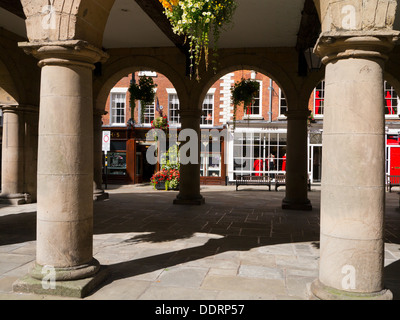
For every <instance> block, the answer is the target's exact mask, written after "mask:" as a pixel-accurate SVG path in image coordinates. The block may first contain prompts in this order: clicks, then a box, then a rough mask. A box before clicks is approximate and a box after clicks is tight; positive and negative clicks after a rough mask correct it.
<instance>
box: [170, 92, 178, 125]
mask: <svg viewBox="0 0 400 320" xmlns="http://www.w3.org/2000/svg"><path fill="white" fill-rule="evenodd" d="M168 115H169V123H170V124H172V125H174V124H175V125H177V124H180V123H181V117H180V114H179V99H178V95H177V94H176V93H169V94H168Z"/></svg>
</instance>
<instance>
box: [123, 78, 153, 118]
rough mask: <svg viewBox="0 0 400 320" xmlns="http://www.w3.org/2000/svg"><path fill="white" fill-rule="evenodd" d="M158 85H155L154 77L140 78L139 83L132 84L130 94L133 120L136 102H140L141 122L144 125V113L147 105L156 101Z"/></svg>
mask: <svg viewBox="0 0 400 320" xmlns="http://www.w3.org/2000/svg"><path fill="white" fill-rule="evenodd" d="M156 87H157V84H155V83H154V81H153V78H152V77H147V76H140V77H139V81H138V83H135V82H133V81H132V82H131V84H130V86H129V89H128V91H129V93H130V105H131V113H132V115H131V118H132V119H133V115H134V110H135V101H136V100H138V101H140V104H141V106H142V108H141V113H140V122H142V123H143V119H144V112H145V109H146V105H149V104H152V103H153V102H154V99H155V95H156V92H155V88H156Z"/></svg>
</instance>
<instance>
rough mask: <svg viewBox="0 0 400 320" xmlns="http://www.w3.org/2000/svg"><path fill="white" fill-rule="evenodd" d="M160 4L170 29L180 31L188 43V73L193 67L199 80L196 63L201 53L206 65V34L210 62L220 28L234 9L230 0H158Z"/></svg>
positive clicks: (223, 26) (234, 5) (227, 20)
mask: <svg viewBox="0 0 400 320" xmlns="http://www.w3.org/2000/svg"><path fill="white" fill-rule="evenodd" d="M159 1H160V2H161V4H162V5H163V7H164V13H165V15H166V16H167V17H168V19H169V21H170V23H171V25H172V30H173V32H174V33H175V34H177V35H184V36H185V38H186V39H187V41H188V43H189V55H190V61H191V65H190V71H191V72H190V75H192V73H193V67H194V68H195V70H194V71H195V72H196V78H197V79H198V80H199V79H200V78H199V65H200V62H201V60H202V56H203V55H204V59H205V64H206V68H207V67H208V50H209V43H210V36H211V35H212V36H213V41H214V65H216V58H217V43H218V40H219V37H220V34H221V31H222V30H223V29H224V28H226V26H228V25H229V24H230V23H231V21H232V17H233V14H234V12H235V10H236V6H237V5H236V2H235V1H234V0H196V1H193V0H159Z"/></svg>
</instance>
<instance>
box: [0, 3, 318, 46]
mask: <svg viewBox="0 0 400 320" xmlns="http://www.w3.org/2000/svg"><path fill="white" fill-rule="evenodd" d="M237 4H238V7H237V10H236V12H235V15H234V22H233V24H232V25H231V26H230V27H229V28H227V30H225V31H224V32H223V33H222V35H221V38H220V41H219V47H220V48H240V47H296V46H300V47H301V48H304V47H307V46H310V45H313V42H315V40H316V37H317V36H318V32H319V21H318V17H317V15H316V11H315V7H314V4H313V1H312V0H279V1H276V0H263V1H260V0H237ZM0 27H3V28H5V29H8V30H9V31H12V32H14V33H16V34H18V35H20V36H23V37H26V29H25V23H24V13H23V10H22V6H21V3H20V2H19V1H17V0H0ZM174 45H176V46H183V39H182V38H181V37H177V36H176V35H174V34H173V33H172V30H171V28H170V26H169V23H168V20H167V19H166V18H165V16H164V15H163V14H162V7H161V5H160V3H159V1H158V0H116V1H115V4H114V6H113V8H112V10H111V13H110V16H109V19H108V22H107V25H106V28H105V32H104V38H103V47H104V48H106V49H107V48H127V47H129V48H134V47H166V46H174Z"/></svg>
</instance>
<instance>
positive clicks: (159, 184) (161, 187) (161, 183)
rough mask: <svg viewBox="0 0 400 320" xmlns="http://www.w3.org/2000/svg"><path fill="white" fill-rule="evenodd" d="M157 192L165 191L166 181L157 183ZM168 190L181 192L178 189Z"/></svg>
mask: <svg viewBox="0 0 400 320" xmlns="http://www.w3.org/2000/svg"><path fill="white" fill-rule="evenodd" d="M155 188H156V190H165V181H161V182H157V184H156V185H155ZM168 190H179V187H178V188H168Z"/></svg>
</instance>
